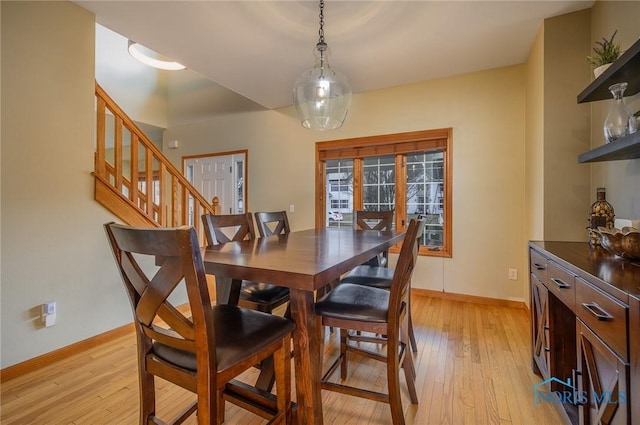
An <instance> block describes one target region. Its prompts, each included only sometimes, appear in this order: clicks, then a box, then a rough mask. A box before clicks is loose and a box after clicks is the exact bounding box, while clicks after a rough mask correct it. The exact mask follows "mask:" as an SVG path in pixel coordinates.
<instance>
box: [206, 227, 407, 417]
mask: <svg viewBox="0 0 640 425" xmlns="http://www.w3.org/2000/svg"><path fill="white" fill-rule="evenodd" d="M403 238H404V233H401V232H395V231H384V232H380V231H371V230H367V231H362V230H353V229H351V228H323V229H310V230H303V231H298V232H291V233H288V234H284V235H279V236H270V237H267V238H259V239H253V240H246V241H239V242H228V243H225V244H222V245H216V246H212V247H208V248H206V249H205V250H204V251H203V260H204V266H205V270H206V272H207V273H208V274H213V275H215V276H216V291H217V293H216V302H217V303H234V304H235V303H237V301H238V297H239V293H240V284H241V281H242V280H252V281H256V282H264V283H270V284H274V285H278V286H286V287H288V288H289V289H290V307H291V318H292V320H293V321H294V322H295V324H296V329H295V331H294V333H293V350H294V367H295V385H296V406H297V408H296V409H297V419H298V423H299V424H304V425H307V424H322V423H323V417H322V397H321V389H320V378H321V375H322V353H321V346H322V345H321V338H323V337H324V336H323V335H320V334H319V329H318V327H316V314H315V301H316V299H315V298H316V291H318V290H321V289H323V288H325V287H326V285H328V284H331V283H332V282H335V281H337V279H339V278H340V276H341V275H342V274H344V273H346V272H348V271H349V270H351V269H353V268H354V267H356V266H358V265H360V264H362V263H363V262H365V261H367V260H369V259H370V258H372V257H374V256H375V255H376V254H378V253H380V252H382V251H385V250H387V249H389V248H390V247H391V246H393V245H395V244H397V243H399V242H401V241H402V240H403Z"/></svg>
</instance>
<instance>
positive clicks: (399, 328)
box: [315, 220, 424, 425]
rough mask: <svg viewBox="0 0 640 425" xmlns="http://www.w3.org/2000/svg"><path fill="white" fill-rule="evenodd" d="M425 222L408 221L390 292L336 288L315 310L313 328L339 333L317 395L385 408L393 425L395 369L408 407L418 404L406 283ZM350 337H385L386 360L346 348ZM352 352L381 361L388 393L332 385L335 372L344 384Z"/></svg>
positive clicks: (397, 413) (397, 400)
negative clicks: (338, 396) (358, 400)
mask: <svg viewBox="0 0 640 425" xmlns="http://www.w3.org/2000/svg"><path fill="white" fill-rule="evenodd" d="M423 227H424V221H422V220H411V222H410V224H409V228H408V229H407V232H406V234H405V239H404V242H403V243H402V248H401V250H400V255H399V258H398V263H397V265H396V268H395V272H394V274H393V281H392V284H391V288H390V290H386V289H380V288H375V287H371V286H364V285H356V284H351V283H340V284H339V285H338V286H336V287H335V288H334V289H333V291H331V292H329V293H328V294H327V295H325V296H324V297H323V298H322V299H321V300H320V301H318V302H317V303H316V305H315V309H316V315H317V316H318V317H317V321H316V326H318V327H319V328H320V330H321V329H322V326H333V327H334V328H340V355H339V356H338V358H337V359H336V360H335V361H334V362H333V364H332V365H331V367H330V368H329V369H328V371H327V372H326V373H325V374H324V376H323V377H322V380H321V386H322V389H325V390H330V391H336V392H339V393H343V394H348V395H353V396H357V397H364V398H367V399H370V400H375V401H379V402H385V403H389V404H390V406H391V417H392V420H393V424H394V425H402V424H404V423H405V422H404V415H403V413H402V399H401V393H400V369H401V368H402V369H404V375H405V380H406V383H407V387H408V390H409V397H410V399H411V403H412V404H417V403H418V396H417V393H416V389H415V367H414V365H413V359H412V356H411V355H407V350H406V348H407V339H408V337H409V335H408V330H407V327H406V326H405V323H406V316H407V314H408V308H407V305H408V297H409V293H408V291H409V282H410V280H411V275H412V273H413V270H414V269H415V265H416V260H417V257H418V237H417V235H418V234H419V233H421V232H422V229H423ZM349 331H361V332H372V333H374V334H381V335H386V348H387V350H386V355H383V354H380V353H377V352H373V351H369V350H367V349H365V348H362V347H360V346H356V345H353V344H351V343H350V338H349V337H348V334H349ZM348 352H356V353H359V354H361V355H364V356H366V357H369V358H372V359H375V360H379V361H382V362H384V363H385V364H386V367H387V387H388V393H382V392H375V391H372V390H370V389H364V388H358V387H355V386H350V385H348V384H346V383H336V382H331V381H330V378H331V375H332V374H333V373H334V372H335V371H336V370H337V368H338V366H340V371H341V379H342V381H345V380H347V364H348V362H347V353H348Z"/></svg>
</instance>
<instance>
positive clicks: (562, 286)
mask: <svg viewBox="0 0 640 425" xmlns="http://www.w3.org/2000/svg"><path fill="white" fill-rule="evenodd" d="M551 281H552V282H553V283H555V284H556V285H558V288H560V289H567V288H570V287H571V285H569V284H568V283H567V282H565V281H563V280H562V279H558V278H557V277H552V278H551Z"/></svg>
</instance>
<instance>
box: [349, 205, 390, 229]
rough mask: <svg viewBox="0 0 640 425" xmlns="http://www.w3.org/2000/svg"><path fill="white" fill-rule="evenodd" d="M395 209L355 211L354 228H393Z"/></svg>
mask: <svg viewBox="0 0 640 425" xmlns="http://www.w3.org/2000/svg"><path fill="white" fill-rule="evenodd" d="M392 225H393V210H391V211H363V210H355V211H353V228H354V229H356V230H381V231H384V230H391V228H392Z"/></svg>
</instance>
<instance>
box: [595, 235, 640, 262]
mask: <svg viewBox="0 0 640 425" xmlns="http://www.w3.org/2000/svg"><path fill="white" fill-rule="evenodd" d="M597 233H598V234H599V235H600V244H601V245H602V247H603V248H604V249H606V250H607V251H609V252H610V253H612V254H614V255H617V256H618V257H622V258H626V259H628V260H632V261H640V229H636V228H634V227H623V228H622V230H620V229H616V228H612V229H609V228H606V227H598V231H597Z"/></svg>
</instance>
